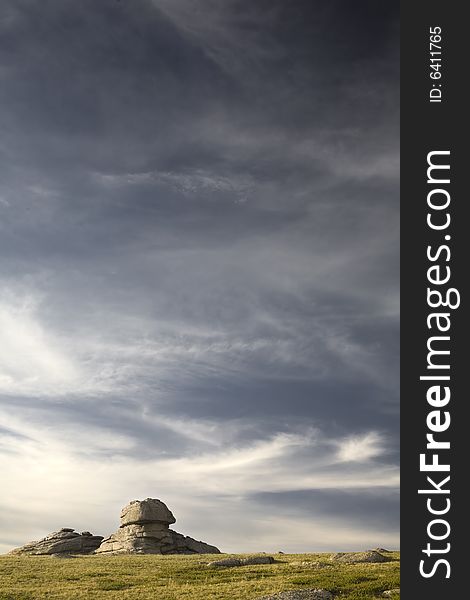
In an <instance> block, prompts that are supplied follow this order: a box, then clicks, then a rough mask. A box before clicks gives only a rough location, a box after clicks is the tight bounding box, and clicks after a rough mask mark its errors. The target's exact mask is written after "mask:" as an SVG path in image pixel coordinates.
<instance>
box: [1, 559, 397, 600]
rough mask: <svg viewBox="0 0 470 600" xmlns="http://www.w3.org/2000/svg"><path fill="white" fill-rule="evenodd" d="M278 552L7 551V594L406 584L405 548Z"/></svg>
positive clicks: (181, 598) (235, 591)
mask: <svg viewBox="0 0 470 600" xmlns="http://www.w3.org/2000/svg"><path fill="white" fill-rule="evenodd" d="M237 556H239V555H237ZM273 556H274V557H275V558H276V561H277V562H276V563H275V564H272V565H257V566H244V567H232V568H217V567H208V566H207V563H208V562H209V561H210V560H214V559H220V558H222V557H221V556H220V555H217V556H214V557H211V556H207V555H205V556H202V555H193V556H175V555H172V556H158V555H135V556H108V557H103V556H85V557H80V558H79V557H74V558H70V559H60V558H51V557H48V556H40V557H39V556H38V557H31V556H21V557H14V556H0V600H36V599H38V600H39V599H42V598H48V599H57V600H59V599H61V600H62V599H64V600H65V599H68V600H69V599H70V600H71V599H85V598H86V599H91V600H95V599H96V600H102V599H106V600H118V599H127V598H128V599H129V600H150V599H152V600H156V599H158V600H254V599H255V598H258V597H260V596H263V595H266V594H270V593H275V592H280V591H284V590H288V589H302V588H312V587H318V588H325V589H327V590H330V591H331V592H333V593H334V594H335V595H337V596H338V597H339V598H341V600H353V599H354V600H359V599H362V600H364V599H366V598H370V599H372V598H380V597H382V598H383V596H381V594H382V592H383V591H384V590H390V589H394V588H398V587H400V584H399V567H400V562H399V553H398V552H394V553H390V554H389V555H388V556H389V557H390V558H393V560H392V561H391V562H386V563H379V564H355V565H348V564H336V563H332V562H331V561H330V556H331V555H330V554H281V555H273ZM302 563H307V564H302ZM308 563H310V564H308ZM312 563H313V564H312ZM392 597H393V596H392ZM395 597H398V596H395Z"/></svg>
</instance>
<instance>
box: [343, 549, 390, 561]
mask: <svg viewBox="0 0 470 600" xmlns="http://www.w3.org/2000/svg"><path fill="white" fill-rule="evenodd" d="M331 560H332V561H334V562H340V563H383V562H388V561H389V560H390V558H387V557H386V556H383V554H380V552H376V551H375V550H368V551H367V552H338V553H337V554H333V555H332V556H331Z"/></svg>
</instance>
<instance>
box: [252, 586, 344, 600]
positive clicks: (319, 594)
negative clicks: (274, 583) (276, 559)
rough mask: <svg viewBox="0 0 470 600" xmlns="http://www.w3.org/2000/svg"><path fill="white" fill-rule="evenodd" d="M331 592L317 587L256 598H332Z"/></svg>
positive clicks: (279, 599) (284, 599) (287, 599)
mask: <svg viewBox="0 0 470 600" xmlns="http://www.w3.org/2000/svg"><path fill="white" fill-rule="evenodd" d="M332 598H333V594H332V593H331V592H329V591H328V590H323V589H319V588H315V589H313V588H312V589H307V590H289V591H287V592H280V593H279V594H273V595H272V596H263V597H262V598H259V599H258V600H332Z"/></svg>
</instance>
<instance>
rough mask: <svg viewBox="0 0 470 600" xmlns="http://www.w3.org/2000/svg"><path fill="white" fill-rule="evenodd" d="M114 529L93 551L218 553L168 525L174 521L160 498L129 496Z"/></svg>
mask: <svg viewBox="0 0 470 600" xmlns="http://www.w3.org/2000/svg"><path fill="white" fill-rule="evenodd" d="M120 521H121V524H120V527H119V529H118V530H117V531H116V533H113V534H112V535H111V536H110V537H108V538H106V539H104V540H103V542H102V543H101V545H100V547H99V548H98V549H97V550H96V554H132V553H138V554H220V550H219V549H218V548H216V547H215V546H211V545H209V544H206V543H205V542H199V541H197V540H194V539H193V538H190V537H187V536H185V535H182V534H181V533H177V532H176V531H172V530H171V529H170V525H171V524H172V523H175V522H176V519H175V517H174V516H173V514H172V512H171V511H170V510H169V508H168V507H167V506H166V505H165V504H164V503H163V502H161V501H160V500H155V499H154V498H147V499H146V500H133V501H132V502H130V503H129V504H128V505H127V506H125V507H124V508H123V509H122V511H121V520H120Z"/></svg>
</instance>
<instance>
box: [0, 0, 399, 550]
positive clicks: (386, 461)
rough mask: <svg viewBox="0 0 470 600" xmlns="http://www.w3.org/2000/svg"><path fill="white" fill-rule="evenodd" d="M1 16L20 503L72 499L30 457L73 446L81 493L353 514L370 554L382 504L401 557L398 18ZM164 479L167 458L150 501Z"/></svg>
mask: <svg viewBox="0 0 470 600" xmlns="http://www.w3.org/2000/svg"><path fill="white" fill-rule="evenodd" d="M0 11H1V12H0V17H1V18H0V79H1V92H0V134H1V141H0V157H1V161H0V175H1V178H0V181H1V183H0V216H1V219H0V233H1V236H0V250H1V253H2V256H3V257H4V260H3V261H2V263H1V265H0V275H1V277H2V284H1V285H2V287H1V290H2V300H1V304H0V325H1V331H2V333H1V336H2V339H1V342H2V350H0V358H1V359H2V368H1V370H0V390H1V391H2V393H3V394H4V397H3V399H2V401H1V402H2V404H1V406H2V412H3V411H4V412H5V432H4V431H3V430H0V435H2V436H3V435H4V434H5V440H6V441H5V447H6V448H7V450H8V452H9V454H10V452H11V451H12V450H14V452H15V454H16V456H17V461H18V463H15V464H17V466H16V467H15V469H14V471H12V472H11V473H10V472H7V474H6V476H10V477H11V479H12V483H11V487H12V489H14V490H16V492H15V493H16V495H17V496H18V497H19V498H20V497H21V494H22V493H23V492H22V490H23V489H24V488H25V487H27V486H26V483H25V479H24V475H20V476H19V475H18V473H20V474H21V473H24V472H26V471H27V472H28V473H30V475H29V476H28V485H30V487H34V486H36V487H35V488H34V489H35V490H36V492H35V493H36V495H37V497H38V498H42V501H41V502H42V504H41V502H39V501H38V508H37V511H39V512H40V511H41V508H40V507H41V506H47V502H46V500H47V493H48V491H47V489H44V488H43V487H42V483H41V481H40V480H39V479H38V480H37V481H36V479H35V476H34V474H33V473H34V468H30V467H28V468H27V469H26V467H24V464H26V463H27V461H28V460H30V459H29V458H28V457H31V456H32V457H41V456H43V454H44V453H45V455H47V456H50V455H51V452H52V453H53V454H54V456H64V457H65V458H64V464H62V463H61V462H60V461H59V460H58V459H57V460H56V459H54V460H53V459H47V460H44V461H43V464H44V465H46V466H45V467H44V468H45V469H46V471H47V473H48V478H49V479H50V480H51V481H54V482H55V484H56V485H57V486H63V489H64V492H63V494H64V496H63V497H64V498H65V497H66V493H67V481H68V480H67V477H68V476H69V475H68V473H69V472H75V473H76V474H77V476H80V477H82V479H83V480H84V481H87V482H88V483H87V485H89V486H90V488H91V489H93V490H94V492H95V493H96V494H97V495H98V496H99V497H100V498H101V499H103V501H104V499H105V498H107V497H108V496H107V494H111V492H113V494H114V495H113V499H112V501H113V502H115V503H116V505H117V508H118V506H119V503H122V504H124V503H125V502H126V501H127V500H128V499H129V498H128V496H129V494H130V495H136V496H137V495H138V493H141V494H142V495H144V494H145V495H160V496H161V497H163V498H165V496H169V497H170V498H177V499H178V498H180V496H181V492H182V490H185V491H186V493H188V494H191V495H192V494H194V495H195V496H197V497H199V498H201V499H202V500H201V507H200V510H201V511H204V510H206V509H204V506H209V505H211V509H212V511H213V512H212V515H215V514H220V515H222V514H225V513H227V514H228V513H230V514H232V516H233V519H232V520H231V522H233V523H235V522H237V518H238V517H239V516H240V514H239V511H240V510H242V509H241V508H239V507H238V508H237V506H238V505H236V504H235V499H237V501H239V502H240V503H241V504H240V506H241V507H242V508H243V507H244V506H251V505H253V507H254V508H253V510H254V513H256V512H257V511H258V510H260V511H262V508H261V505H260V504H259V503H260V502H261V501H262V502H267V503H271V504H272V505H273V506H280V507H281V506H284V503H286V502H287V503H288V504H289V505H290V507H291V509H292V511H293V512H294V513H295V515H293V514H291V515H290V516H289V515H287V513H286V516H285V524H287V523H288V520H289V518H291V517H292V518H293V519H294V521H295V520H296V519H310V518H311V515H312V511H313V512H315V511H316V514H318V515H320V514H323V515H324V516H325V518H326V519H329V518H331V519H334V517H335V515H337V516H338V520H341V523H343V521H344V519H345V518H346V517H345V516H344V515H345V506H346V504H347V503H348V502H349V503H350V504H351V505H354V507H356V508H357V510H356V508H354V509H352V510H350V511H349V513H348V514H350V524H351V527H352V530H353V531H354V532H356V533H351V538H350V540H349V541H345V544H346V545H347V544H350V545H351V547H353V546H354V543H355V542H354V539H369V538H367V524H366V523H365V522H364V520H363V519H362V515H363V514H364V511H365V510H366V509H367V511H368V512H369V513H370V514H371V515H374V524H373V527H372V524H371V531H372V529H374V532H376V530H377V528H378V529H380V531H381V532H382V534H383V536H384V538H385V537H386V536H388V537H386V539H390V540H392V541H393V540H396V518H395V512H394V511H395V508H396V506H397V504H396V496H395V495H394V492H392V491H390V495H389V496H387V494H385V496H383V495H382V492H381V491H380V490H382V489H383V486H388V487H387V489H390V490H392V489H394V488H395V486H396V467H397V444H398V438H397V428H398V414H397V396H398V391H397V385H398V347H397V345H398V290H397V282H398V205H397V193H398V190H397V177H398V173H397V157H398V150H397V143H398V133H397V128H398V108H397V106H398V61H397V7H396V6H395V5H394V3H387V4H386V5H379V4H378V3H374V2H366V1H363V2H360V3H355V4H354V5H352V4H351V3H349V2H341V1H339V2H336V1H335V2H329V3H320V2H294V3H285V2H281V1H279V2H272V1H269V2H267V1H266V2H265V1H264V0H263V1H260V2H256V3H251V2H244V1H241V0H227V1H226V2H215V0H195V1H189V0H171V1H170V0H136V1H133V2H130V1H126V0H122V1H120V2H116V1H115V0H99V1H92V0H85V1H82V2H74V1H71V0H70V1H68V0H66V1H58V0H45V1H44V2H41V3H37V2H33V1H30V0H19V1H14V2H13V1H8V0H7V1H6V2H4V3H3V4H2V8H1V9H0ZM16 439H21V440H23V442H22V443H21V444H20V445H18V444H17V442H16V441H15V440H16ZM211 453H212V455H213V458H212V459H211V458H210V456H211ZM67 457H68V458H67ZM313 458H314V460H313ZM32 460H35V459H32ZM38 460H40V458H38ZM103 460H104V461H105V462H106V465H104V464H102V461H103ZM25 461H26V462H25ZM67 461H68V462H67ZM107 461H109V464H108V462H107ZM139 461H141V462H142V464H149V463H151V464H154V465H155V468H154V469H153V470H152V473H154V475H152V477H150V478H149V481H148V482H147V483H146V484H145V485H144V484H143V483H142V482H141V480H139V482H138V483H136V481H134V473H140V471H139V469H138V467H137V465H138V464H139ZM152 461H153V463H152ZM165 461H166V462H165ZM28 464H29V463H28ZM100 464H101V465H102V466H101V467H99V466H98V465H100ZM22 465H23V466H22ZM64 465H65V466H64ZM70 465H72V466H70ZM90 465H92V466H91V467H90ZM114 465H116V467H115V466H114ZM302 465H304V466H303V467H302ZM100 468H102V469H105V470H106V473H105V476H103V477H101V478H99V479H97V480H95V478H94V473H95V472H97V470H99V469H100ZM114 468H115V469H116V470H113V469H114ZM12 469H13V466H12ZM24 469H26V471H25V470H24ZM191 473H194V474H195V475H194V478H192V475H191ZM196 476H197V479H196ZM355 479H356V480H357V481H356V485H355V484H354V480H355ZM344 482H346V483H344ZM346 484H347V486H349V488H351V490H352V491H351V490H350V491H348V490H345V489H343V488H344V485H346ZM84 485H85V484H84ZM191 485H192V487H190V486H191ZM224 486H225V487H224ZM256 486H258V487H256ZM85 487H86V485H85ZM357 487H359V488H360V489H361V490H363V489H364V488H366V487H367V488H369V487H370V488H371V489H372V492H371V493H370V494H366V495H365V496H364V492H363V491H357V490H356V491H354V490H355V489H356V488H357ZM162 488H164V489H162ZM222 488H223V489H224V490H225V491H224V493H223V494H221V493H220V490H221V489H222ZM130 489H132V490H133V491H129V490H130ZM326 489H328V491H325V490H326ZM374 489H377V494H376V495H374V493H375V492H374ZM335 490H337V491H335ZM338 490H341V491H338ZM134 492H135V493H134ZM120 495H121V496H122V497H121V496H120ZM209 497H211V498H213V499H214V502H215V506H212V501H211V500H210V499H209ZM384 497H385V500H384ZM216 498H217V499H218V500H217V501H216V500H215V499H216ZM82 500H83V501H84V502H85V500H84V499H82ZM179 501H180V503H181V511H183V514H186V519H187V521H186V522H189V523H191V519H193V517H192V516H191V513H190V511H189V508H188V507H186V506H185V504H184V502H181V500H179ZM204 502H205V503H206V504H204ZM307 505H308V506H310V507H311V511H310V512H309V511H308V510H307V511H306V509H305V507H306V506H307ZM385 507H387V511H385ZM117 508H116V510H117ZM389 509H390V510H389ZM45 510H46V509H45V508H44V510H43V512H44V511H45ZM87 510H89V514H90V515H91V513H92V512H93V510H95V511H96V506H95V507H94V508H93V506H92V505H90V506H89V507H88V509H87ZM207 510H208V509H207ZM309 510H310V509H309ZM288 512H289V511H288ZM385 513H387V514H385ZM387 515H388V516H387ZM390 515H393V516H390ZM340 516H341V519H339V517H340ZM382 516H383V518H382ZM90 518H91V517H90ZM106 518H108V517H106ZM253 518H254V519H255V520H256V518H257V517H256V518H255V517H253ZM312 518H313V517H312ZM215 521H217V519H215ZM215 521H214V523H215ZM297 522H298V521H296V523H297ZM338 522H339V521H338ZM106 523H107V524H109V527H110V528H111V527H112V523H111V522H110V521H109V522H108V521H106ZM380 524H381V525H380ZM214 526H215V525H214ZM218 526H219V528H220V527H223V525H222V524H221V523H218ZM253 526H254V525H253ZM292 526H293V527H294V529H295V527H297V525H295V523H293V525H292ZM226 527H227V529H226V530H224V536H225V537H226V538H227V540H228V541H227V544H228V545H231V547H232V548H234V549H237V548H238V549H242V546H243V543H246V542H243V539H244V538H246V536H245V534H244V533H243V532H242V531H241V530H240V531H238V529H233V530H232V528H231V527H230V526H226ZM282 527H283V524H282V523H279V528H280V529H279V532H281V530H282ZM286 527H287V525H286ZM380 527H381V528H380ZM83 528H87V527H86V526H85V525H84V526H83ZM17 531H19V529H17ZM256 531H257V537H258V539H266V543H270V541H269V540H270V537H269V535H268V534H267V533H266V531H265V530H263V529H262V528H261V529H260V530H256ZM296 531H297V529H296ZM337 533H338V536H336V537H335V535H334V534H333V533H331V535H330V534H329V533H328V530H327V529H325V531H324V532H323V535H324V536H325V538H324V540H323V542H322V547H327V546H328V544H330V545H331V546H332V547H333V546H335V544H337V541H338V539H340V532H337ZM18 535H19V534H18ZM204 535H205V533H204V532H201V537H202V536H204ZM296 535H297V538H296V540H297V541H295V542H293V543H292V548H296V549H302V547H304V548H305V544H304V545H302V540H301V535H302V527H301V526H300V525H299V527H298V534H296ZM364 535H365V536H366V537H365V538H364ZM374 535H375V533H374ZM8 536H9V537H8V539H9V540H10V539H14V537H15V533H14V532H13V533H9V534H8ZM240 536H242V537H240ZM243 536H244V537H243ZM263 536H264V537H263ZM354 536H356V537H354ZM394 536H395V537H394ZM206 537H207V536H206ZM372 537H373V536H372ZM372 537H370V539H371V540H372ZM328 540H329V541H328ZM20 541H23V540H20V539H18V542H20ZM242 542H243V543H242ZM5 543H6V542H5ZM371 543H372V541H371ZM377 543H378V542H377ZM382 543H383V544H386V541H385V540H384V541H383V542H382ZM394 543H395V542H394Z"/></svg>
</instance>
